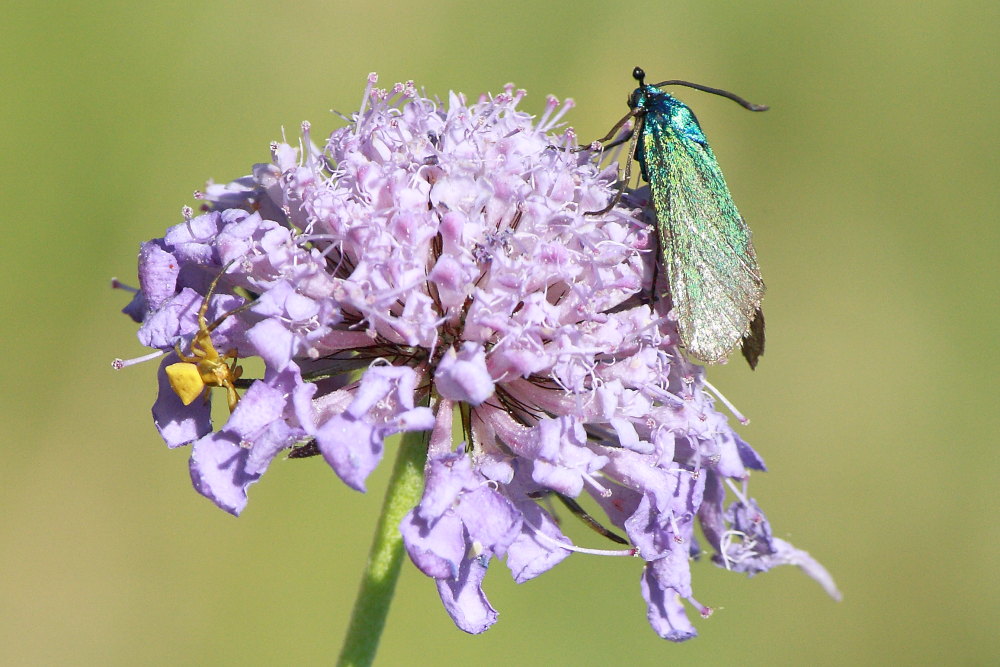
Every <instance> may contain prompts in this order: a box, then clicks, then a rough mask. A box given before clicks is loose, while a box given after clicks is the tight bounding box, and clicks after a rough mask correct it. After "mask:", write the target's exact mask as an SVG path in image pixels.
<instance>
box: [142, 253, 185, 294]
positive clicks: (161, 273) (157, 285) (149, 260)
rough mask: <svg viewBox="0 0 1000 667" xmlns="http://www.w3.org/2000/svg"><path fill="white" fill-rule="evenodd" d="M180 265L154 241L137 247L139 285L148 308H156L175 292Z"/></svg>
mask: <svg viewBox="0 0 1000 667" xmlns="http://www.w3.org/2000/svg"><path fill="white" fill-rule="evenodd" d="M179 273H180V266H179V265H178V263H177V260H176V258H174V256H173V255H172V254H170V253H169V252H167V251H166V250H164V249H163V248H162V247H161V246H160V244H159V243H158V242H156V241H147V242H146V243H143V244H142V245H141V246H140V247H139V287H140V289H141V293H142V295H143V296H144V297H145V300H146V304H147V306H148V308H149V310H157V309H158V308H159V307H160V306H161V305H163V302H164V301H166V300H167V299H169V298H170V297H172V296H173V295H174V294H175V293H176V292H177V276H178V274H179Z"/></svg>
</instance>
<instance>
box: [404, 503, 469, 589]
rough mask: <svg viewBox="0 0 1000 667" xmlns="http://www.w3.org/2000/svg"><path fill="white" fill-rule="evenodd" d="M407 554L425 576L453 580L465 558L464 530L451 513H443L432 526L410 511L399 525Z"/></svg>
mask: <svg viewBox="0 0 1000 667" xmlns="http://www.w3.org/2000/svg"><path fill="white" fill-rule="evenodd" d="M399 530H400V533H402V535H403V543H404V544H405V546H406V553H408V554H409V555H410V559H411V560H412V561H413V564H414V565H416V566H417V569H419V570H420V571H421V572H423V573H424V574H426V575H427V576H428V577H433V578H435V579H455V578H456V577H457V576H458V568H459V565H460V564H461V561H462V558H463V557H464V556H465V552H466V543H465V530H464V528H463V527H462V521H461V519H459V518H458V517H457V516H455V515H454V514H450V513H449V514H445V515H444V516H442V517H440V518H439V519H437V520H435V521H434V522H433V523H428V522H427V521H424V520H423V519H421V518H420V517H419V516H418V515H417V514H416V512H415V511H411V512H409V513H408V514H407V515H406V516H405V517H404V518H403V521H402V523H400V525H399Z"/></svg>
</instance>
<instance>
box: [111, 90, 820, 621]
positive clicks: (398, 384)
mask: <svg viewBox="0 0 1000 667" xmlns="http://www.w3.org/2000/svg"><path fill="white" fill-rule="evenodd" d="M374 83H375V78H374V77H370V79H369V85H368V88H367V89H366V91H365V95H364V99H363V102H362V105H361V108H360V110H359V111H358V112H357V113H355V114H354V115H353V116H352V119H351V123H350V124H349V125H348V126H346V127H343V128H341V129H338V130H336V131H334V132H333V134H331V135H330V136H329V138H328V139H326V141H324V142H322V143H321V144H319V145H317V144H315V143H314V142H313V139H312V136H311V128H310V126H309V125H308V124H303V128H302V138H301V139H300V140H299V141H298V142H297V145H290V144H284V143H281V144H279V143H275V144H272V146H271V158H272V159H271V162H270V163H269V164H263V165H256V166H254V168H253V169H252V174H251V175H250V176H247V177H244V178H241V179H239V180H237V181H234V182H232V183H230V184H228V185H221V186H220V185H210V186H209V187H208V188H207V190H206V191H205V192H204V193H201V194H200V195H199V197H200V198H201V199H202V200H203V201H204V207H203V212H202V214H201V215H198V216H194V215H193V214H191V212H190V211H187V214H186V215H185V218H184V219H183V220H182V221H181V222H180V223H178V224H177V225H175V226H174V227H171V228H170V229H168V230H167V232H166V233H165V235H164V236H163V238H159V239H154V240H152V241H149V242H147V243H145V244H143V246H142V250H141V252H140V256H139V283H140V286H141V289H140V290H138V291H137V292H136V294H135V296H134V298H133V300H132V303H131V304H129V306H128V307H127V308H126V313H127V314H129V315H130V316H132V317H133V318H134V319H136V321H138V322H140V324H141V326H140V329H139V337H140V340H141V341H142V342H143V343H144V344H145V345H147V346H149V347H152V348H154V349H156V350H158V352H156V353H154V355H153V356H156V355H165V359H164V361H163V363H162V364H161V369H160V382H159V388H160V389H159V397H158V398H157V400H156V402H155V404H154V407H153V413H154V419H155V423H156V427H157V428H158V429H159V431H160V433H161V434H162V436H163V438H164V440H165V441H166V442H167V444H168V445H169V446H171V447H176V446H179V445H184V444H193V449H192V455H191V466H190V468H191V477H192V480H193V481H194V485H195V488H196V489H197V490H198V491H199V492H200V493H202V494H204V495H205V496H206V497H208V498H209V499H211V500H212V501H213V502H215V503H216V504H217V505H218V506H219V507H221V508H222V509H224V510H226V511H228V512H231V513H233V514H239V512H240V511H242V509H243V508H244V507H245V505H246V502H247V488H248V487H249V486H250V485H251V484H253V483H254V482H256V481H257V480H258V479H259V478H260V477H261V475H263V473H264V471H265V470H266V469H267V467H268V465H269V464H270V463H271V461H272V460H273V459H274V458H275V456H276V455H277V454H278V453H279V452H281V451H282V450H284V449H289V448H291V453H290V455H289V457H290V458H300V457H302V456H305V455H307V454H309V453H316V454H322V456H323V458H324V459H325V460H326V462H327V463H328V464H329V465H330V467H331V469H332V470H333V471H334V472H335V473H336V474H337V476H339V477H340V479H342V480H343V481H344V482H345V483H347V484H348V485H349V486H351V487H352V488H355V489H358V490H361V491H364V490H365V484H366V480H367V477H368V475H369V474H370V473H371V472H372V470H374V469H375V467H377V466H378V464H379V463H380V461H381V459H382V456H383V453H384V449H385V439H386V438H387V437H388V436H390V435H393V434H395V433H400V432H406V431H426V432H427V437H428V443H429V446H428V455H427V462H426V466H425V489H424V493H423V498H422V499H421V501H420V503H419V504H418V505H417V506H416V507H414V508H413V509H412V511H411V512H410V513H409V514H408V515H407V516H406V518H405V519H404V520H403V522H402V524H401V526H400V530H401V531H402V535H403V539H404V542H405V546H406V549H407V551H408V553H409V554H410V557H411V560H412V561H413V563H414V564H415V565H416V566H417V567H418V568H419V569H420V570H421V571H422V572H423V573H424V574H426V575H427V576H429V577H431V578H433V579H434V580H435V582H436V584H437V587H438V591H439V593H440V595H441V599H442V601H443V603H444V605H445V608H446V610H447V611H448V613H449V614H450V615H451V617H452V618H453V619H454V621H455V623H456V624H457V625H458V626H459V627H460V628H462V629H463V630H465V631H467V632H471V633H478V632H482V631H484V630H486V629H487V628H489V627H490V625H492V623H494V622H495V620H496V618H497V612H496V610H494V609H493V608H492V607H491V606H490V604H489V601H488V600H487V598H486V595H485V593H484V592H483V587H482V584H483V581H484V577H485V575H486V572H487V569H488V567H489V565H490V564H491V563H492V562H493V560H494V559H498V560H504V561H505V563H506V566H507V567H508V568H509V569H510V571H511V574H512V576H513V577H514V578H515V579H516V580H517V581H519V582H520V581H526V580H528V579H531V578H533V577H535V576H538V575H539V574H541V573H542V572H545V571H546V570H548V569H549V568H551V567H553V566H554V565H556V564H557V563H559V562H560V561H562V560H563V559H564V558H566V557H567V556H569V555H570V554H571V553H573V552H589V553H603V554H610V555H638V556H640V557H641V558H642V559H643V562H644V567H643V568H642V572H641V574H639V573H638V572H637V576H639V578H640V588H641V591H642V595H643V596H644V598H645V599H646V602H647V605H648V617H649V620H650V623H651V624H652V626H653V628H654V629H655V630H656V632H658V633H659V634H660V635H661V636H663V637H665V638H667V639H670V640H675V641H680V640H684V639H688V638H690V637H693V636H694V635H695V634H696V633H695V630H694V627H693V626H692V625H691V623H690V622H689V620H688V618H687V614H686V607H687V606H691V607H693V608H694V609H695V610H696V611H697V612H698V613H699V614H700V615H702V616H707V615H708V613H709V612H710V609H709V608H708V607H705V606H703V605H701V604H700V603H698V602H697V601H696V600H695V599H694V598H693V596H692V591H691V572H690V568H689V563H690V558H691V556H692V555H693V554H695V553H696V552H697V549H698V548H697V545H696V542H695V539H694V525H695V522H696V521H698V522H700V524H701V525H702V528H703V530H704V532H705V534H706V537H707V538H708V545H709V547H711V549H712V550H713V551H714V554H715V555H714V561H715V562H716V563H718V564H719V565H720V566H722V567H725V568H726V569H730V570H737V571H743V572H746V573H748V574H755V573H757V572H760V571H763V570H766V569H769V568H770V567H773V566H774V565H778V564H783V563H792V564H797V565H800V566H802V567H804V568H805V569H806V570H807V571H808V572H810V574H812V575H813V576H816V577H817V578H819V579H821V580H824V577H825V580H824V583H828V584H829V590H831V591H835V590H836V589H834V588H832V581H829V575H826V573H825V570H823V569H822V567H821V566H819V564H818V563H816V562H815V561H813V560H812V559H810V558H809V557H808V554H805V552H801V551H797V550H795V549H794V548H793V547H791V545H788V544H787V543H784V542H782V541H781V540H778V539H777V538H774V537H773V536H772V535H771V533H770V528H769V526H768V525H767V522H766V519H765V518H764V515H763V513H761V512H760V510H759V509H758V508H757V506H756V504H754V503H753V501H752V500H749V499H748V498H746V496H745V495H744V494H743V492H742V491H740V492H739V493H737V492H736V487H735V486H733V487H731V490H732V491H733V495H734V496H735V498H736V500H735V501H733V502H732V503H731V504H729V505H727V504H726V495H727V494H726V489H727V488H730V487H729V486H727V485H732V484H733V483H734V482H736V483H739V484H745V482H746V480H747V478H748V476H749V471H750V469H758V470H762V469H763V462H762V460H761V459H760V457H759V456H758V455H757V454H756V453H755V452H754V451H753V450H752V449H751V448H750V446H749V445H747V444H746V443H745V442H744V441H743V440H742V439H741V438H740V437H739V436H738V435H736V433H735V432H734V431H733V430H732V427H731V426H730V425H729V423H728V421H727V419H726V417H725V416H724V415H723V414H722V413H720V412H719V411H717V410H716V407H715V406H716V401H717V399H719V398H720V397H719V396H718V394H717V392H715V391H714V390H713V389H712V388H711V386H710V385H708V384H707V383H706V382H705V380H704V374H703V370H702V369H701V368H700V367H699V366H696V365H693V364H691V363H690V362H689V361H687V360H686V359H685V358H684V356H683V355H682V354H681V353H680V352H679V351H678V348H677V341H678V336H677V331H676V327H675V324H674V320H673V319H672V318H671V316H670V313H669V312H668V310H669V299H668V298H666V297H664V298H661V299H657V300H655V303H654V304H653V305H652V306H651V305H650V304H649V301H650V299H649V294H650V291H651V290H650V280H651V278H652V275H653V263H654V262H655V259H656V258H655V252H654V251H655V242H654V239H653V238H652V236H651V234H652V232H651V229H650V227H649V225H648V215H649V213H648V211H647V210H646V208H645V203H644V201H643V193H642V192H641V191H639V192H635V193H626V196H625V197H623V198H622V201H621V202H620V203H619V204H617V205H616V206H615V207H614V208H612V209H611V210H610V211H608V212H607V213H605V214H602V215H588V212H591V211H595V210H599V209H602V208H603V207H604V206H605V205H606V204H607V203H608V202H609V201H610V200H611V198H612V197H614V195H615V188H616V186H615V181H616V174H617V172H616V170H615V169H614V168H607V169H603V170H602V169H601V168H600V167H599V166H598V165H597V164H596V163H595V162H594V161H593V160H592V159H591V158H590V157H589V156H588V155H587V154H585V153H577V152H572V151H570V150H568V149H570V148H573V147H574V146H575V145H576V141H575V137H574V135H573V134H572V132H571V131H569V130H564V131H562V132H561V133H556V132H555V131H556V129H557V128H558V127H559V123H560V120H561V118H562V116H563V114H564V113H565V112H566V111H567V110H568V109H569V108H570V107H571V106H572V104H571V103H570V102H568V101H567V102H564V103H562V104H560V103H558V102H557V101H556V100H555V99H554V98H550V99H549V100H548V102H547V105H546V109H545V112H544V113H543V114H542V116H541V117H540V118H534V117H532V116H530V115H529V114H527V113H525V112H523V111H520V110H519V109H518V105H519V103H520V101H521V99H522V98H523V97H524V92H523V91H515V90H514V89H513V87H510V86H508V87H507V88H505V89H504V91H503V92H502V93H500V94H499V95H493V96H489V95H484V96H482V97H480V98H479V99H478V100H477V101H475V102H472V103H470V102H468V101H467V100H466V99H465V97H463V96H462V95H459V94H454V93H453V94H451V95H449V97H448V99H447V100H437V99H431V98H426V97H423V96H422V95H420V94H418V93H417V91H416V89H415V88H414V87H413V85H412V84H399V85H397V86H395V87H394V88H392V89H391V90H381V89H378V88H375V87H374ZM213 281H217V282H215V283H213ZM213 284H214V289H212V286H213ZM199 310H202V311H203V312H204V317H203V318H199V317H198V313H199ZM227 313H229V315H228V316H226V314H227ZM208 323H212V324H211V325H208ZM209 329H210V330H209ZM206 338H207V339H208V341H210V343H211V346H212V348H213V350H214V351H215V352H216V353H217V354H218V355H219V356H220V357H224V353H228V351H232V354H233V356H232V357H225V359H226V360H227V361H229V362H230V363H231V364H232V365H233V366H235V358H236V356H238V357H239V359H241V360H242V359H248V358H258V359H259V363H258V366H260V367H263V369H264V370H263V373H262V374H260V377H256V378H254V377H249V376H250V375H253V374H251V373H249V372H248V373H245V376H244V377H240V376H238V374H235V373H234V375H233V377H232V379H231V382H230V384H231V388H232V389H234V390H236V391H238V392H239V395H238V396H237V398H238V401H237V402H233V403H232V406H231V407H232V409H231V414H230V415H229V417H228V419H227V421H226V422H225V423H224V424H222V425H221V426H219V427H218V428H216V427H215V426H214V425H213V423H212V421H211V414H210V410H209V407H210V406H209V403H208V402H206V400H192V401H187V403H185V400H181V397H180V396H179V394H180V392H179V391H178V390H177V387H176V381H175V379H174V377H173V375H172V374H170V376H169V377H167V375H168V371H167V369H168V368H170V367H171V365H177V364H180V365H182V366H183V364H185V363H191V362H189V361H188V359H191V358H193V357H191V356H190V355H191V354H193V353H194V350H195V348H196V347H197V346H198V345H199V341H200V344H201V345H202V347H203V348H204V347H205V346H204V343H205V340H206ZM119 365H122V364H119ZM181 370H189V369H183V368H182V369H181ZM222 372H224V371H222ZM224 379H225V378H224ZM214 386H225V387H226V388H227V390H228V389H229V388H230V386H229V385H225V383H224V382H223V383H222V384H221V385H213V384H212V383H211V382H209V383H208V384H207V385H206V392H208V393H209V395H210V392H211V390H212V389H213V387H214ZM198 388H199V389H200V385H199V387H198ZM456 420H460V421H461V424H462V427H463V432H464V434H465V436H464V441H463V442H454V441H453V439H452V425H453V422H455V421H456ZM553 499H558V500H561V501H563V502H564V503H566V504H567V505H568V506H570V507H571V508H572V507H577V508H579V505H577V503H576V501H575V500H574V499H581V500H584V501H585V502H586V503H588V504H590V505H591V506H593V507H596V508H599V509H601V510H603V512H604V514H605V517H604V518H601V519H599V520H598V522H599V523H603V524H605V525H607V526H609V527H610V528H617V529H618V531H620V532H622V533H624V534H625V535H627V537H628V542H629V543H630V547H629V548H624V549H621V548H619V549H617V550H597V549H588V548H584V547H581V546H577V545H575V544H574V543H573V542H572V541H571V540H570V539H569V538H568V537H566V536H565V535H564V534H563V533H562V531H561V529H560V527H559V525H560V524H559V519H558V517H556V516H555V513H554V509H553V508H554V504H553V503H550V502H549V501H550V500H553ZM610 528H609V529H605V531H606V532H608V531H609V530H610ZM618 539H619V540H622V541H624V539H623V538H621V537H618Z"/></svg>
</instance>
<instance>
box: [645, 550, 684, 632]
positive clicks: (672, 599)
mask: <svg viewBox="0 0 1000 667" xmlns="http://www.w3.org/2000/svg"><path fill="white" fill-rule="evenodd" d="M641 588H642V597H643V598H644V599H645V600H646V618H647V619H648V620H649V624H650V625H651V626H653V630H654V631H655V632H656V634H658V635H660V636H661V637H663V638H664V639H667V640H670V641H672V642H682V641H685V640H688V639H691V638H693V637H697V636H698V631H697V630H695V629H694V626H693V625H691V621H690V620H689V619H688V617H687V614H686V613H685V611H684V603H683V602H681V600H680V598H679V597H678V596H677V593H676V592H675V591H673V590H672V589H664V588H662V587H661V586H660V583H659V581H658V580H657V578H656V575H655V574H654V572H653V568H652V566H651V564H649V563H647V564H646V568H645V569H644V570H643V571H642V579H641Z"/></svg>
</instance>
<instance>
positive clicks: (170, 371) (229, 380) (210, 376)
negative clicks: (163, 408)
mask: <svg viewBox="0 0 1000 667" xmlns="http://www.w3.org/2000/svg"><path fill="white" fill-rule="evenodd" d="M234 261H235V260H234ZM232 264H233V262H230V263H229V264H227V265H226V266H225V267H223V269H222V272H221V273H219V275H217V276H216V277H215V280H213V281H212V284H211V285H209V287H208V292H207V293H206V294H205V298H204V299H203V300H202V302H201V307H200V308H199V309H198V332H197V333H196V334H195V335H194V338H193V339H192V340H191V354H190V355H186V354H184V353H183V352H182V351H181V345H180V342H179V341H178V342H177V343H175V344H174V350H175V351H176V352H177V356H178V357H180V359H181V360H180V361H179V362H177V363H175V364H170V365H169V366H167V367H166V368H165V369H164V371H165V372H166V374H167V380H168V381H169V382H170V387H171V388H172V389H173V390H174V393H175V394H177V396H178V398H180V399H181V402H182V403H184V405H191V403H193V402H194V400H195V399H196V398H198V397H199V396H204V397H205V400H206V401H207V400H208V393H209V391H211V389H212V387H225V388H226V394H227V397H228V399H229V411H230V412H232V411H233V410H235V409H236V404H237V403H238V402H239V400H240V395H239V394H238V393H236V381H237V380H238V379H239V378H240V375H242V374H243V368H242V367H241V366H237V365H236V362H237V360H238V358H239V357H238V355H237V352H236V348H233V349H231V350H229V351H227V352H226V353H225V354H223V355H220V354H219V353H218V351H217V350H216V349H215V345H213V344H212V332H213V331H215V329H216V328H217V327H218V326H219V325H220V324H222V323H223V322H224V321H225V320H226V318H227V317H229V316H230V315H235V314H236V313H238V312H239V311H241V310H243V309H245V308H247V307H248V306H249V305H250V303H245V304H243V305H242V306H240V307H239V308H234V309H233V310H230V311H229V312H226V313H223V314H222V315H220V316H219V317H218V318H217V319H216V320H215V321H214V322H212V323H211V324H208V323H207V322H206V321H205V313H206V312H208V301H209V299H210V298H211V296H212V293H213V292H214V291H215V287H216V285H218V283H219V279H220V278H222V276H223V275H225V273H226V270H227V269H228V268H229V267H230V266H231V265H232ZM230 360H231V362H230ZM227 362H228V363H227Z"/></svg>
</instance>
